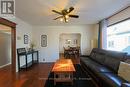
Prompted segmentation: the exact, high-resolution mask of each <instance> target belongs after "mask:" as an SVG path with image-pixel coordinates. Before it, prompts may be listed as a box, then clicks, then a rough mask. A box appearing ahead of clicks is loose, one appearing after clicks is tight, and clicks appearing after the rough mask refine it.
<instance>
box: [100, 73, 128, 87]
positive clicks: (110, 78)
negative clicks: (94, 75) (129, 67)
mask: <svg viewBox="0 0 130 87" xmlns="http://www.w3.org/2000/svg"><path fill="white" fill-rule="evenodd" d="M99 74H100V78H101V79H102V80H103V81H105V83H107V84H109V85H110V87H121V84H122V83H124V82H127V81H126V80H124V79H123V78H121V77H119V76H118V75H116V74H113V73H99Z"/></svg>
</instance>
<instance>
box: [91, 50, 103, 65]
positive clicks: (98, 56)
mask: <svg viewBox="0 0 130 87" xmlns="http://www.w3.org/2000/svg"><path fill="white" fill-rule="evenodd" d="M90 57H91V58H92V59H93V60H95V61H96V62H98V63H100V64H103V62H104V60H105V58H104V57H105V50H103V49H99V48H94V49H93V50H92V52H91V54H90Z"/></svg>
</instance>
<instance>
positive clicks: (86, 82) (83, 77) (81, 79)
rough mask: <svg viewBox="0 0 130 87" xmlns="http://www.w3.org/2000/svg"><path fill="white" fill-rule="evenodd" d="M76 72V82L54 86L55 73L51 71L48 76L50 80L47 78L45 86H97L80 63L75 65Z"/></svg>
mask: <svg viewBox="0 0 130 87" xmlns="http://www.w3.org/2000/svg"><path fill="white" fill-rule="evenodd" d="M74 66H75V69H76V72H75V73H74V83H73V85H71V84H70V83H66V82H65V83H61V82H59V83H57V84H56V85H55V86H54V81H53V76H54V75H53V73H50V74H49V76H48V80H46V84H45V86H44V87H96V86H95V84H94V83H93V82H92V78H90V76H89V75H88V74H86V73H85V72H84V71H83V70H82V69H81V66H80V65H79V64H76V65H74Z"/></svg>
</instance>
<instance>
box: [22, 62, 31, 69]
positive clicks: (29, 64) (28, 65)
mask: <svg viewBox="0 0 130 87" xmlns="http://www.w3.org/2000/svg"><path fill="white" fill-rule="evenodd" d="M32 64H33V63H32V61H31V62H29V63H28V64H27V67H30V66H32ZM20 68H26V64H25V65H23V66H21V67H20Z"/></svg>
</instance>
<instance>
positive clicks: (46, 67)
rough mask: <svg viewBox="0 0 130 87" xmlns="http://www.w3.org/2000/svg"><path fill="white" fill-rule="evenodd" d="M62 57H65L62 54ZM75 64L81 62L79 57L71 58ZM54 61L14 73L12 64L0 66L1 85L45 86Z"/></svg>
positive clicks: (19, 86) (12, 86)
mask: <svg viewBox="0 0 130 87" xmlns="http://www.w3.org/2000/svg"><path fill="white" fill-rule="evenodd" d="M60 58H64V56H63V55H60ZM71 59H72V61H73V63H74V64H79V58H71ZM53 64H54V63H39V64H35V65H33V66H32V67H30V68H28V70H27V71H26V70H21V71H20V72H17V73H16V74H13V73H12V70H11V65H8V66H6V67H4V68H0V87H44V85H45V82H46V79H47V77H48V75H49V72H50V71H51V69H52V67H53Z"/></svg>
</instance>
